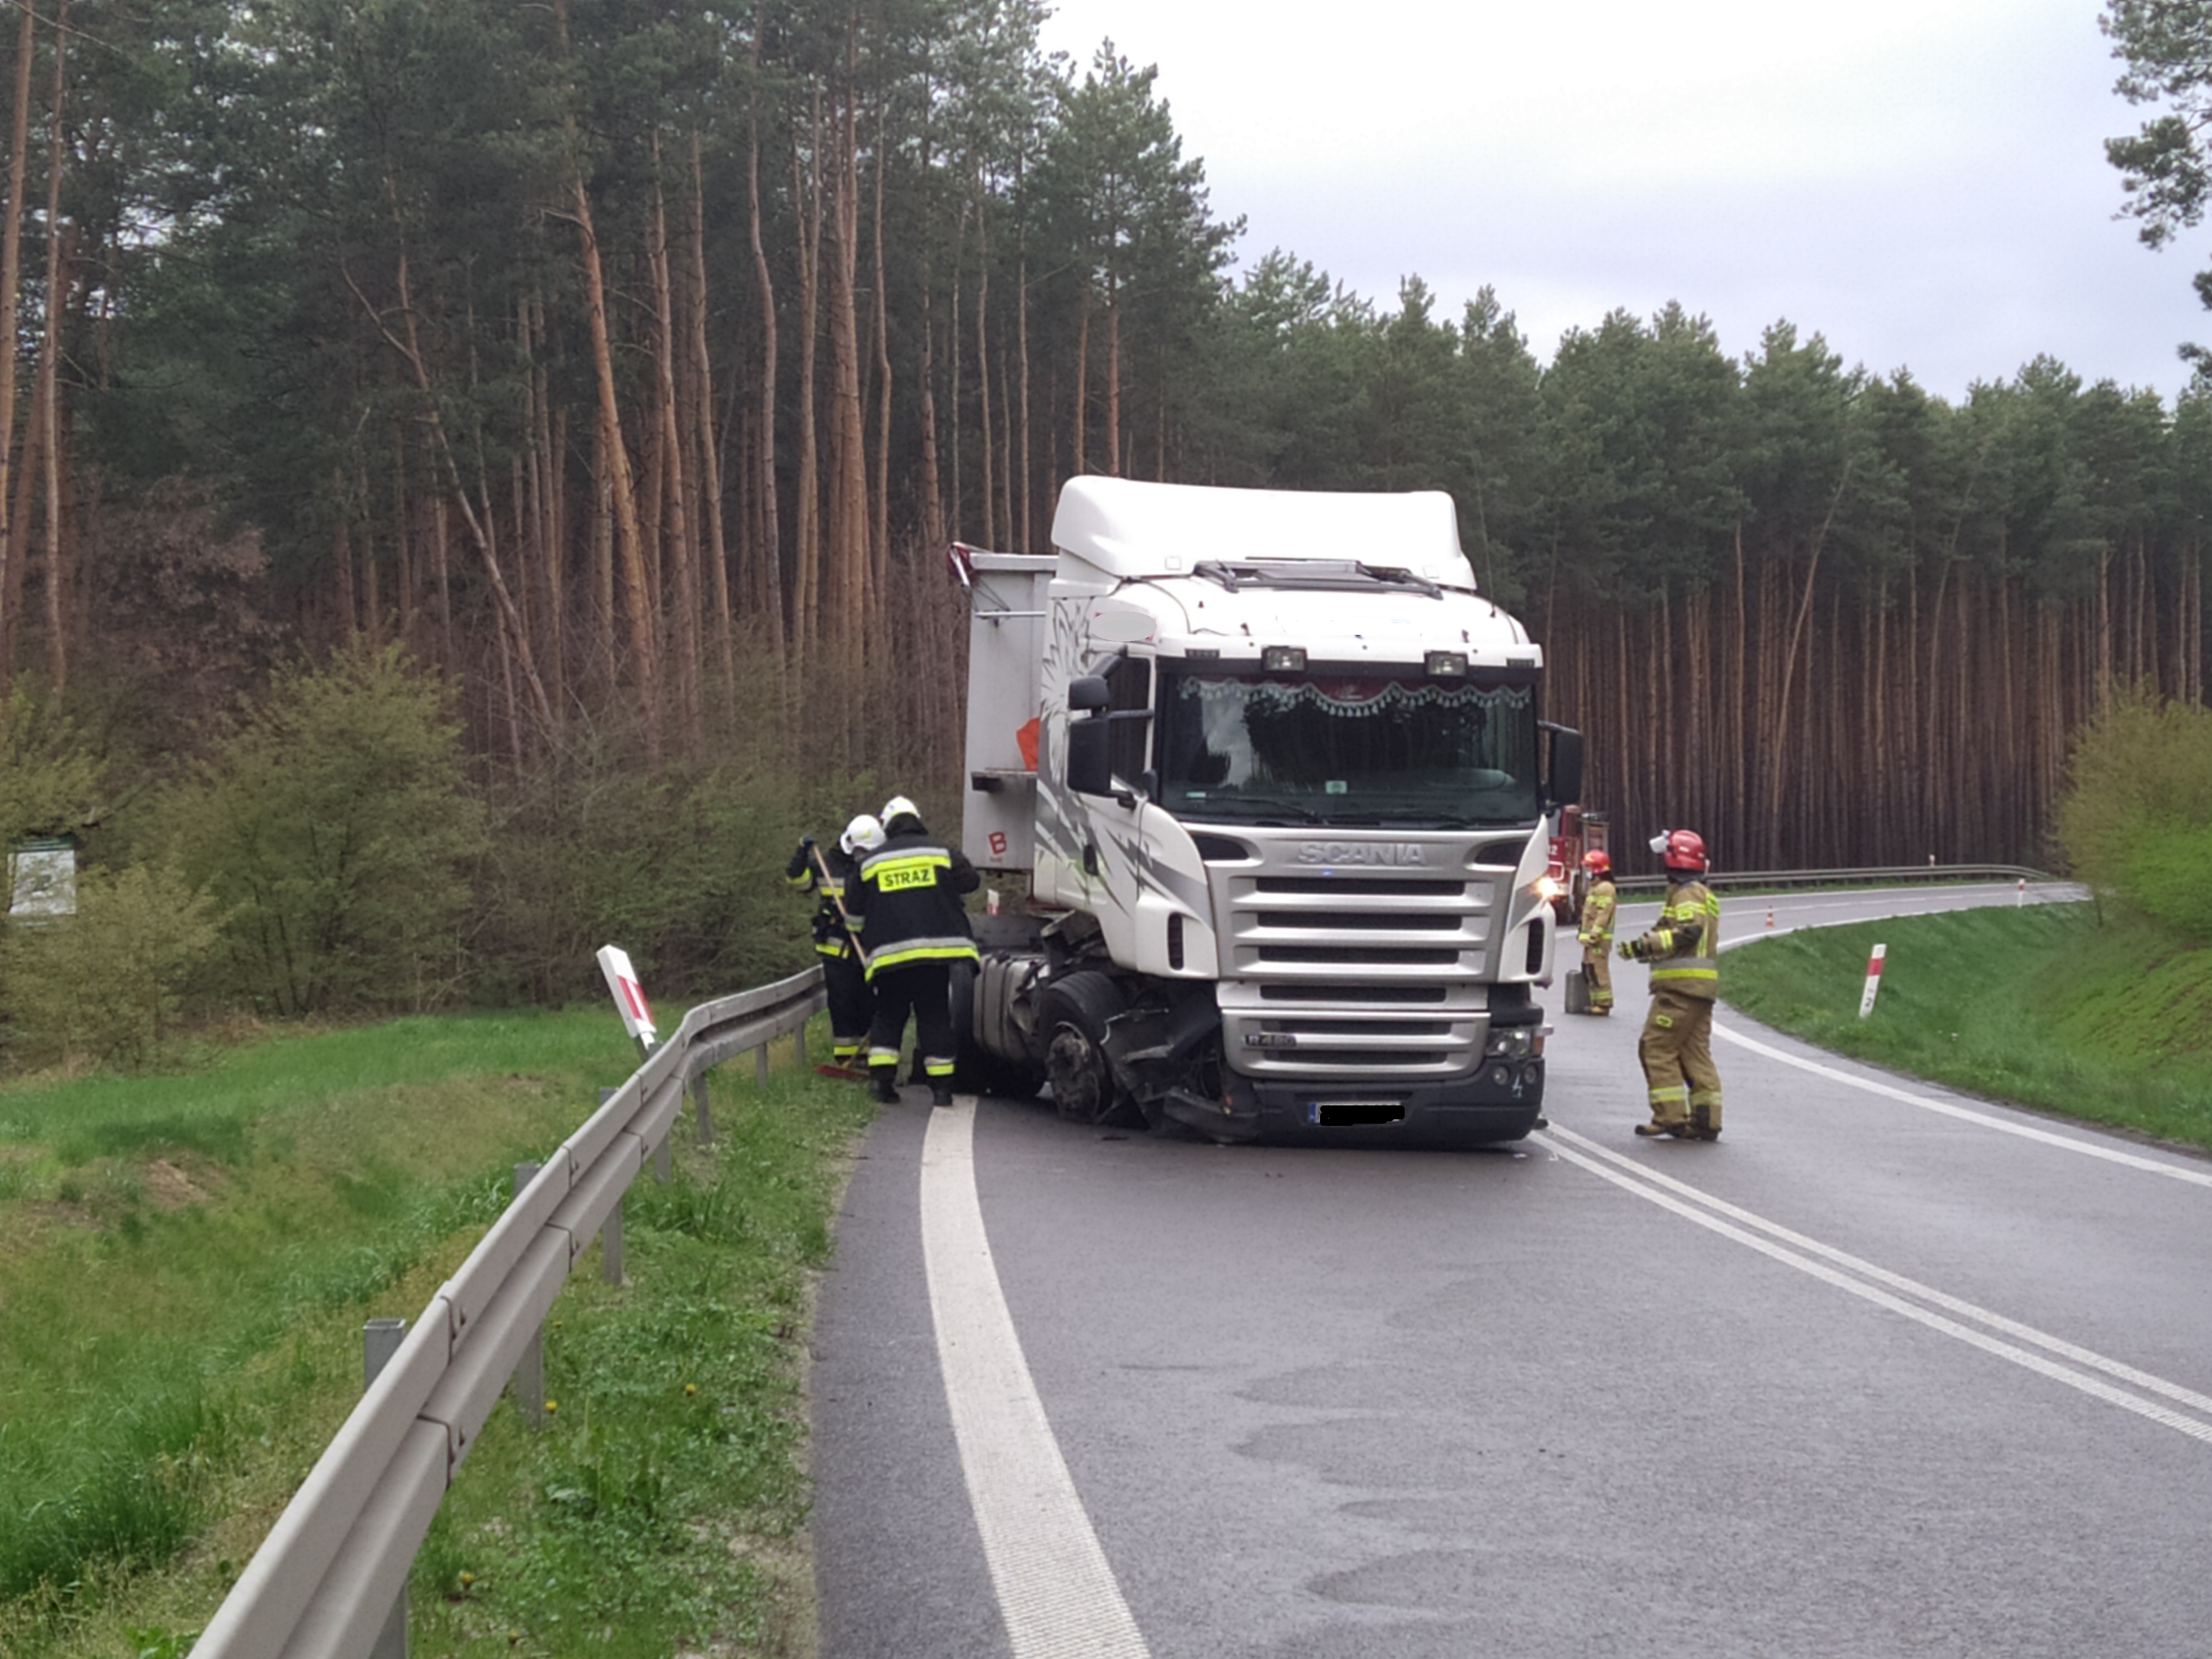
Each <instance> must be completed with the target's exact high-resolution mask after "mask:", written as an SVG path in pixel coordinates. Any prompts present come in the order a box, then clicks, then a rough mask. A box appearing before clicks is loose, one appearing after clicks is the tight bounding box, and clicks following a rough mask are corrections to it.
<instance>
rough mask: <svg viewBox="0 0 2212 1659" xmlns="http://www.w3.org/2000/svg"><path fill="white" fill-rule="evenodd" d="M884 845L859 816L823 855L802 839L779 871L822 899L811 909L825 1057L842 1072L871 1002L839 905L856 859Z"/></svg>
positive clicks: (880, 830) (877, 830) (856, 1052)
mask: <svg viewBox="0 0 2212 1659" xmlns="http://www.w3.org/2000/svg"><path fill="white" fill-rule="evenodd" d="M883 844H884V826H883V825H882V824H881V823H878V822H877V820H876V819H875V818H873V817H871V816H870V815H869V814H867V813H866V812H863V813H861V814H860V816H859V817H856V818H854V820H853V821H852V822H851V823H848V824H847V825H846V826H845V829H844V833H843V834H842V835H840V836H838V837H837V844H836V846H835V847H834V848H830V850H829V852H827V853H817V851H816V848H815V844H814V837H813V836H803V837H801V838H800V840H799V850H798V851H797V852H795V853H793V854H792V855H791V862H790V863H789V864H788V865H787V866H784V872H783V878H784V879H785V880H786V881H787V882H788V883H790V884H791V885H792V886H793V887H794V888H796V889H797V890H799V891H800V892H802V893H814V894H818V895H819V896H820V897H821V901H822V902H820V903H819V904H817V906H815V908H814V951H815V956H816V958H817V960H818V961H819V962H820V963H821V964H822V986H823V990H824V991H825V992H827V993H828V994H829V1057H830V1060H832V1061H833V1062H834V1063H835V1064H836V1065H837V1066H841V1067H843V1068H847V1069H850V1068H851V1067H853V1066H854V1064H855V1063H856V1062H857V1061H858V1060H859V1059H860V1045H861V1043H863V1042H866V1040H867V1034H868V1023H869V1021H870V1020H871V1019H872V1018H873V1017H874V1014H875V1008H876V1000H875V995H874V994H873V993H872V992H871V991H870V990H869V989H868V978H867V975H866V972H865V971H864V970H863V969H862V968H861V965H860V945H858V944H857V943H856V942H855V941H854V937H853V934H852V932H851V930H850V929H849V928H848V927H847V926H846V922H845V911H844V908H843V907H844V904H845V902H846V900H847V898H848V896H849V895H850V894H851V892H852V888H853V878H854V876H855V875H857V874H858V873H859V871H860V860H861V859H863V858H865V857H866V855H867V854H869V853H871V852H873V851H874V850H875V849H876V848H878V847H881V846H882V845H883Z"/></svg>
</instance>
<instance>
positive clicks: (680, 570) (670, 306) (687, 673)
mask: <svg viewBox="0 0 2212 1659" xmlns="http://www.w3.org/2000/svg"><path fill="white" fill-rule="evenodd" d="M659 163H660V137H659V134H658V133H656V134H654V135H653V248H652V253H651V257H650V260H649V264H650V265H651V269H652V272H653V386H654V389H655V391H656V392H657V393H658V394H659V396H658V404H659V421H660V450H661V454H662V457H663V461H662V465H663V467H664V469H665V473H666V478H667V483H666V495H667V507H666V518H665V531H666V535H667V545H668V556H669V562H670V564H671V568H672V574H673V577H674V582H673V586H674V588H675V623H676V627H675V639H674V641H673V644H672V646H671V649H672V650H673V651H674V653H675V654H676V706H677V709H678V713H679V714H680V716H681V718H682V720H683V722H684V744H685V752H687V753H689V754H691V755H694V756H697V755H702V754H704V753H705V752H706V747H707V732H706V726H705V723H704V710H703V708H702V703H701V699H700V696H699V655H700V653H699V604H700V595H699V544H698V542H697V539H696V538H695V536H694V535H693V533H692V520H691V513H690V501H689V500H688V498H687V490H688V486H687V484H686V482H685V477H684V423H683V420H682V418H681V416H679V415H678V410H677V406H676V295H675V284H674V283H673V282H672V281H671V277H670V272H669V268H668V203H667V197H666V195H665V191H663V189H662V187H661V182H660V165H659Z"/></svg>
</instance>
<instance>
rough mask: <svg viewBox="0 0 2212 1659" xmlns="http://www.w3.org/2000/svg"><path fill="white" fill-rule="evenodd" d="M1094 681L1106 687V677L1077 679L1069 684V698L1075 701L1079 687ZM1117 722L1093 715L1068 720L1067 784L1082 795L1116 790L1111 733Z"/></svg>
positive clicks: (1108, 792)
mask: <svg viewBox="0 0 2212 1659" xmlns="http://www.w3.org/2000/svg"><path fill="white" fill-rule="evenodd" d="M1083 684H1093V685H1096V686H1097V687H1099V688H1100V689H1101V690H1103V689H1104V688H1105V684H1106V682H1105V681H1103V680H1092V681H1088V682H1086V681H1083V680H1077V681H1076V682H1074V684H1072V685H1070V686H1069V687H1068V701H1069V702H1071V703H1072V702H1074V701H1075V696H1074V693H1075V687H1076V686H1079V685H1083ZM1113 729H1114V728H1113V726H1112V725H1111V724H1110V723H1109V722H1108V721H1106V720H1101V719H1098V718H1097V717H1095V716H1094V717H1093V718H1091V719H1090V720H1070V721H1069V722H1068V723H1067V787H1069V788H1070V789H1073V791H1074V792H1075V793H1077V794H1079V795H1110V794H1112V793H1114V769H1113V765H1112V763H1111V761H1110V759H1109V756H1108V751H1107V747H1106V744H1107V736H1108V734H1109V732H1112V731H1113Z"/></svg>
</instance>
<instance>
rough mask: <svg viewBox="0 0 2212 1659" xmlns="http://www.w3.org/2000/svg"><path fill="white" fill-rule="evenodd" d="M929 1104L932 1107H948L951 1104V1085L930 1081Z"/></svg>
mask: <svg viewBox="0 0 2212 1659" xmlns="http://www.w3.org/2000/svg"><path fill="white" fill-rule="evenodd" d="M929 1103H930V1104H931V1105H933V1106H950V1105H951V1103H952V1085H951V1084H949V1083H945V1082H943V1081H941V1080H940V1079H937V1078H932V1079H930V1080H929Z"/></svg>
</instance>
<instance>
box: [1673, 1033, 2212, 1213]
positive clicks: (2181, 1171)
mask: <svg viewBox="0 0 2212 1659" xmlns="http://www.w3.org/2000/svg"><path fill="white" fill-rule="evenodd" d="M1713 1035H1714V1036H1717V1037H1719V1038H1721V1039H1722V1040H1723V1041H1724V1042H1733V1043H1735V1045H1736V1046H1737V1047H1738V1048H1748V1049H1750V1050H1751V1051H1752V1052H1753V1054H1764V1055H1765V1056H1766V1058H1767V1059H1769V1060H1780V1061H1781V1062H1782V1063H1783V1064H1784V1066H1796V1068H1797V1069H1798V1070H1799V1071H1801V1072H1810V1073H1813V1074H1814V1076H1815V1077H1824V1078H1826V1079H1829V1080H1830V1081H1832V1082H1835V1083H1844V1084H1849V1085H1850V1086H1851V1087H1852V1088H1854V1089H1862V1090H1864V1091H1866V1092H1867V1093H1868V1094H1870V1095H1881V1096H1882V1097H1885V1098H1887V1099H1889V1100H1899V1101H1902V1102H1904V1103H1905V1104H1906V1105H1907V1106H1917V1107H1919V1108H1920V1109H1922V1110H1923V1111H1928V1112H1940V1113H1942V1115H1944V1116H1945V1117H1954V1118H1957V1119H1959V1120H1960V1121H1961V1122H1964V1123H1973V1124H1978V1125H1979V1126H1980V1127H1983V1128H1984V1129H2001V1130H2002V1131H2003V1132H2004V1133H2006V1134H2008V1135H2018V1136H2019V1137H2020V1138H2021V1139H2022V1140H2033V1141H2039V1142H2041V1143H2042V1144H2043V1145H2044V1146H2057V1147H2058V1148H2060V1149H2061V1150H2062V1151H2064V1152H2079V1153H2080V1154H2081V1156H2082V1157H2084V1158H2102V1159H2103V1160H2104V1161H2105V1162H2106V1163H2107V1164H2121V1165H2123V1166H2124V1167H2125V1168H2127V1169H2130V1170H2145V1171H2148V1173H2149V1174H2151V1175H2159V1176H2166V1178H2167V1179H2169V1180H2172V1181H2185V1182H2188V1183H2189V1184H2190V1185H2191V1186H2194V1187H2212V1172H2208V1171H2206V1170H2200V1169H2192V1168H2191V1167H2190V1166H2189V1165H2187V1164H2167V1163H2162V1162H2160V1160H2159V1159H2157V1158H2144V1157H2142V1156H2141V1155H2139V1154H2137V1153H2135V1152H2122V1151H2120V1150H2119V1149H2118V1147H2116V1146H2100V1144H2098V1143H2097V1142H2095V1141H2093V1140H2079V1139H2075V1138H2074V1137H2073V1136H2071V1135H2062V1134H2054V1133H2051V1131H2050V1130H2048V1129H2039V1128H2036V1127H2033V1126H2032V1125H2030V1124H2026V1123H2013V1122H2008V1121H2007V1120H2005V1119H2003V1118H2001V1117H1993V1116H1991V1115H1990V1114H1989V1113H1987V1112H1977V1111H1975V1110H1973V1109H1971V1108H1969V1107H1966V1106H1960V1105H1955V1104H1954V1103H1952V1102H1950V1101H1948V1100H1938V1099H1936V1097H1934V1096H1933V1095H1917V1094H1915V1093H1913V1092H1912V1091H1911V1090H1910V1089H1899V1088H1898V1087H1896V1086H1895V1085H1893V1084H1887V1083H1877V1082H1875V1080H1874V1079H1872V1078H1864V1077H1855V1076H1853V1075H1852V1074H1851V1073H1849V1072H1846V1071H1843V1070H1840V1069H1838V1067H1836V1066H1823V1065H1822V1064H1821V1063H1820V1061H1819V1060H1805V1059H1802V1058H1801V1057H1799V1056H1798V1055H1796V1054H1785V1053H1784V1052H1783V1051H1782V1050H1781V1049H1779V1048H1776V1047H1774V1046H1773V1045H1772V1044H1771V1043H1767V1042H1759V1039H1758V1038H1756V1037H1747V1036H1744V1035H1743V1034H1742V1033H1741V1032H1740V1031H1733V1030H1729V1028H1728V1027H1727V1026H1725V1025H1723V1024H1721V1023H1720V1022H1719V1021H1718V1020H1715V1021H1714V1022H1713Z"/></svg>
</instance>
